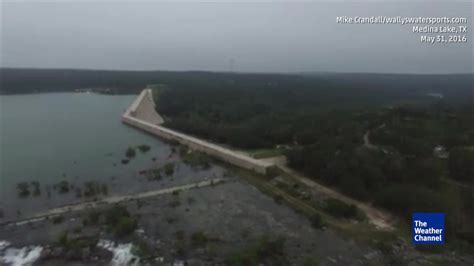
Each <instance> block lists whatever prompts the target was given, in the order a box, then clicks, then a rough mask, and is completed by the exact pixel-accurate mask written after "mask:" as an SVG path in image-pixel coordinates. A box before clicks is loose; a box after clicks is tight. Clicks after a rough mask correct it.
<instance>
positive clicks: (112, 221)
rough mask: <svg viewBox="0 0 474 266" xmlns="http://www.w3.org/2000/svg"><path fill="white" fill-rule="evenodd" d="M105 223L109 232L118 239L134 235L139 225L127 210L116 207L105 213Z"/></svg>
mask: <svg viewBox="0 0 474 266" xmlns="http://www.w3.org/2000/svg"><path fill="white" fill-rule="evenodd" d="M105 222H106V223H107V226H108V228H109V230H110V231H111V232H112V233H113V234H114V235H115V236H116V237H125V236H128V235H130V234H131V233H133V231H135V229H136V228H137V226H138V224H137V221H136V219H134V218H132V217H131V216H130V213H129V212H128V210H127V208H125V207H123V206H119V205H117V206H114V207H112V208H110V209H108V210H107V211H106V212H105Z"/></svg>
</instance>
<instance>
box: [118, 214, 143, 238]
mask: <svg viewBox="0 0 474 266" xmlns="http://www.w3.org/2000/svg"><path fill="white" fill-rule="evenodd" d="M136 228H137V221H136V220H135V219H133V218H131V217H127V216H122V217H120V218H119V220H118V222H117V224H116V225H115V226H114V227H113V232H114V235H115V236H116V237H125V236H128V235H130V234H132V233H133V232H134V231H135V229H136Z"/></svg>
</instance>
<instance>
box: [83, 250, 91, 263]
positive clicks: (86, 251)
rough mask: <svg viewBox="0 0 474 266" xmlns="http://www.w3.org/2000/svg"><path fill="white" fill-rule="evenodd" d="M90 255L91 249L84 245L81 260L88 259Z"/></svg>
mask: <svg viewBox="0 0 474 266" xmlns="http://www.w3.org/2000/svg"><path fill="white" fill-rule="evenodd" d="M90 256H91V249H90V247H86V248H83V249H82V255H81V257H82V260H83V261H85V260H90Z"/></svg>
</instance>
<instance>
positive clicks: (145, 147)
mask: <svg viewBox="0 0 474 266" xmlns="http://www.w3.org/2000/svg"><path fill="white" fill-rule="evenodd" d="M138 149H139V150H140V151H141V152H142V153H145V152H148V151H149V150H150V149H151V147H150V146H148V145H146V144H142V145H139V146H138Z"/></svg>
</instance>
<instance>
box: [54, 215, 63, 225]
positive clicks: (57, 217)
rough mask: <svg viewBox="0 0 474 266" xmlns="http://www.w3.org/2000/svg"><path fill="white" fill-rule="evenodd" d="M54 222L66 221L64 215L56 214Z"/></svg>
mask: <svg viewBox="0 0 474 266" xmlns="http://www.w3.org/2000/svg"><path fill="white" fill-rule="evenodd" d="M52 222H53V224H60V223H62V222H64V217H63V216H61V215H57V216H54V217H53V219H52Z"/></svg>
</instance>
